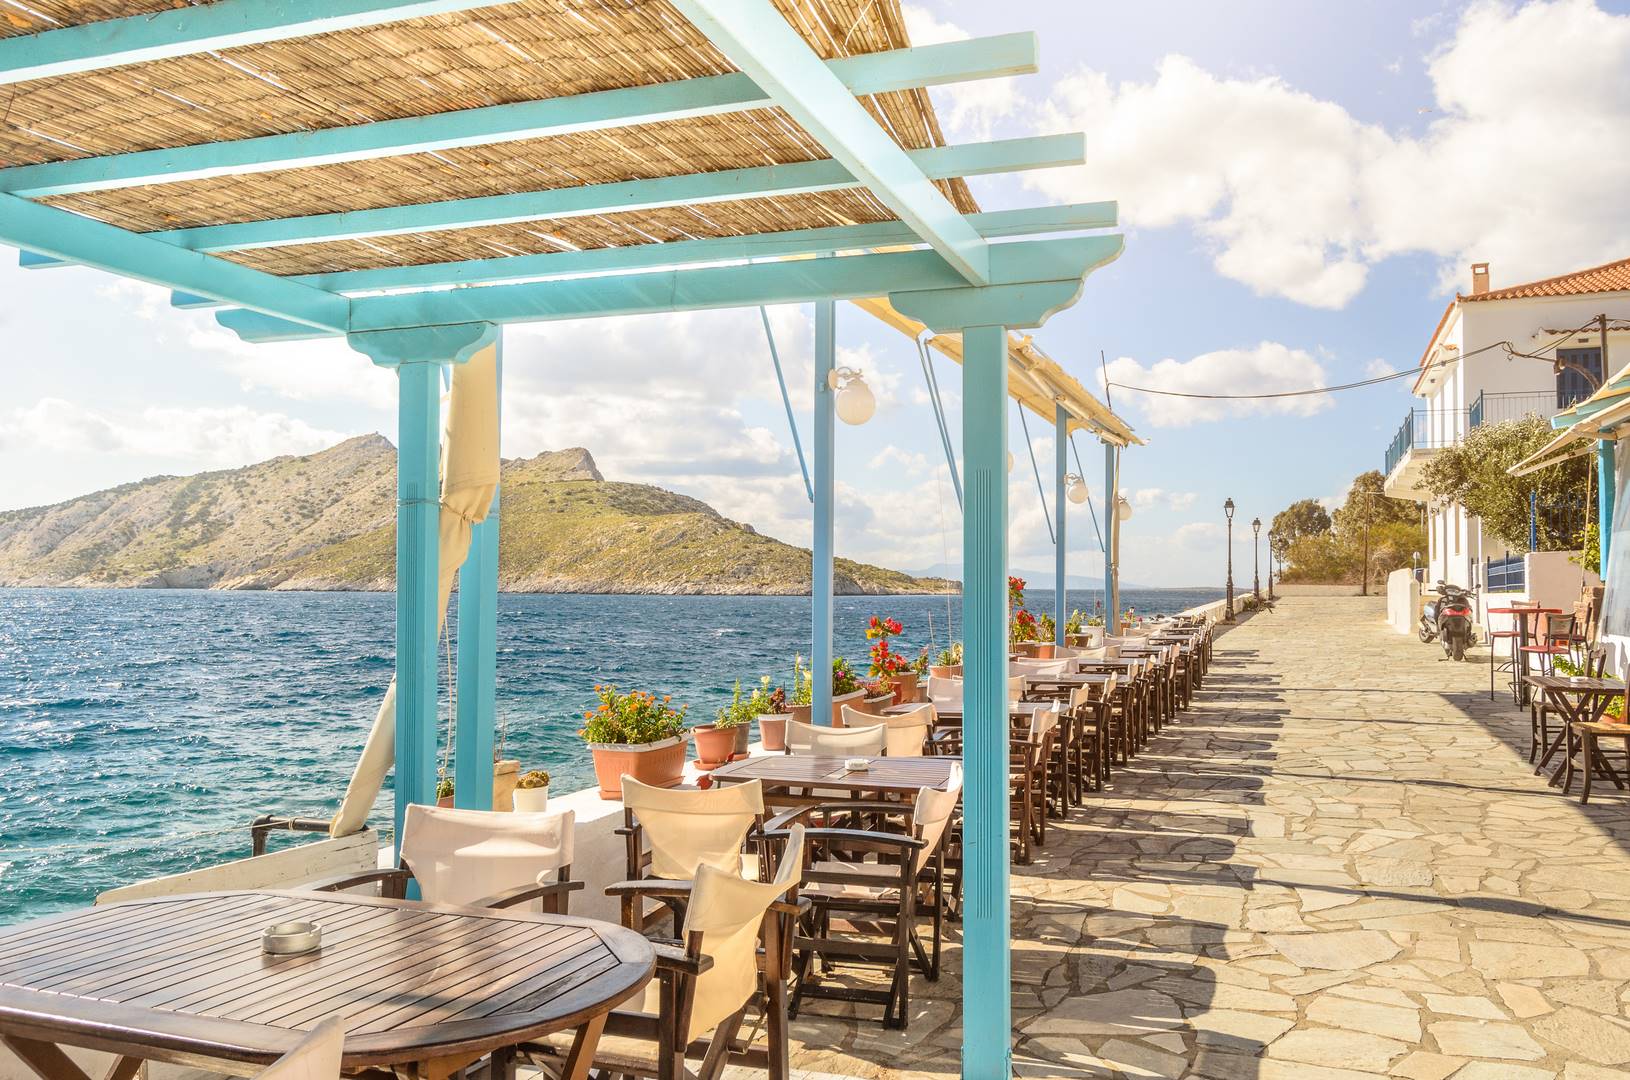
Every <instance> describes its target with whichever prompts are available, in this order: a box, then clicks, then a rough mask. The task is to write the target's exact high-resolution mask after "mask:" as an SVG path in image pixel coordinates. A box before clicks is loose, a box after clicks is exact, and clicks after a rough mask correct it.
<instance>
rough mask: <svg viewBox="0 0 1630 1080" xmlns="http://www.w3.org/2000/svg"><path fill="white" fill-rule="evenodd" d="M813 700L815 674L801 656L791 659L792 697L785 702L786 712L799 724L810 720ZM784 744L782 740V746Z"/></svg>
mask: <svg viewBox="0 0 1630 1080" xmlns="http://www.w3.org/2000/svg"><path fill="white" fill-rule="evenodd" d="M814 702H815V676H814V674H813V673H811V672H810V670H809V669H808V668H807V667H805V666H804V658H803V657H802V656H799V657H795V658H794V659H793V661H792V698H791V700H789V701H788V702H787V714H788V716H790V717H791V718H792V719H794V720H796V721H798V722H799V723H800V724H807V723H809V722H810V719H809V710H810V708H811V707H812V706H813V705H814ZM785 746H786V744H785V743H784V742H783V743H782V747H783V748H785Z"/></svg>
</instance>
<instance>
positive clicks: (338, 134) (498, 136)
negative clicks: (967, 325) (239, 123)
mask: <svg viewBox="0 0 1630 1080" xmlns="http://www.w3.org/2000/svg"><path fill="white" fill-rule="evenodd" d="M215 6H216V7H221V6H224V5H222V4H217V5H215ZM11 40H18V39H11ZM5 45H6V43H5V42H0V49H3V48H4V47H5ZM1036 52H1037V50H1036V38H1035V35H1034V34H1002V35H998V36H995V37H986V38H974V39H970V40H968V41H952V42H947V43H945V44H941V45H926V46H923V47H921V48H916V49H892V50H890V51H888V52H880V53H866V54H864V55H861V56H848V57H842V58H840V59H836V60H828V61H826V62H825V63H826V66H827V69H828V70H829V71H831V72H832V75H833V76H834V77H835V78H836V79H837V80H838V81H839V82H840V83H842V84H843V87H844V88H845V90H847V91H848V92H849V93H850V94H881V93H888V92H890V91H896V90H910V89H916V88H919V87H925V86H940V85H945V84H948V83H957V82H966V81H970V80H977V79H995V78H1002V77H1005V76H1009V75H1019V74H1025V73H1029V72H1033V71H1035V70H1036ZM770 104H772V102H771V100H770V96H769V95H768V94H766V93H765V92H764V91H763V90H761V89H759V87H758V85H757V84H756V83H754V82H753V80H752V79H750V78H748V77H747V76H746V75H742V74H739V73H738V74H733V75H714V76H707V77H703V78H696V79H684V80H680V81H678V82H670V83H659V84H657V85H655V86H636V87H628V88H623V89H617V90H602V91H598V92H595V93H589V94H576V95H571V96H568V97H558V98H546V99H544V100H542V101H521V102H513V103H508V104H503V105H486V106H482V107H479V108H474V109H459V110H456V111H453V112H445V113H436V114H434V115H430V116H409V117H404V118H402V119H398V120H380V121H376V122H374V123H371V124H350V125H346V126H344V127H332V128H323V129H320V130H317V131H296V132H290V133H288V134H284V135H263V136H260V137H257V138H252V139H234V140H231V141H227V142H213V143H202V144H200V145H196V146H181V147H172V148H165V149H158V150H143V151H137V152H134V153H128V154H110V155H103V156H100V157H90V158H78V159H75V160H72V161H52V162H46V163H44V164H39V165H18V166H14V167H12V168H9V169H0V191H9V192H11V193H12V194H14V195H24V196H28V197H31V198H32V197H39V196H44V195H70V194H75V193H80V192H88V191H108V190H113V189H117V188H126V187H139V186H141V185H145V184H174V183H180V182H183V181H188V180H203V179H208V178H212V177H219V176H240V175H246V174H251V173H262V172H272V171H276V170H279V169H303V168H311V167H314V166H319V165H334V164H338V163H341V162H348V161H366V160H369V159H372V158H382V157H392V156H395V155H400V154H424V153H431V152H434V151H441V150H455V149H458V148H460V147H467V146H483V145H491V144H495V143H505V142H516V141H519V140H523V139H541V138H547V137H549V136H555V135H571V134H578V133H581V132H586V131H608V130H614V129H617V128H624V127H631V126H634V125H636V124H653V123H660V122H664V121H670V120H686V119H692V118H695V117H703V116H719V115H724V114H727V113H736V112H744V111H746V110H749V109H761V108H765V107H767V106H769V105H770Z"/></svg>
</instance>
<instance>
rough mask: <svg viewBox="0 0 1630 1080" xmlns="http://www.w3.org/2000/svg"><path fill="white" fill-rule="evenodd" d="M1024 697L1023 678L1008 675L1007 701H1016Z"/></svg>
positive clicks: (1021, 676)
mask: <svg viewBox="0 0 1630 1080" xmlns="http://www.w3.org/2000/svg"><path fill="white" fill-rule="evenodd" d="M1023 697H1024V676H1023V675H1009V676H1008V679H1007V699H1008V701H1010V702H1012V701H1018V700H1020V699H1021V698H1023Z"/></svg>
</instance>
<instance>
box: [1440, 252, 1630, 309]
mask: <svg viewBox="0 0 1630 1080" xmlns="http://www.w3.org/2000/svg"><path fill="white" fill-rule="evenodd" d="M1627 291H1630V259H1620V260H1619V261H1618V262H1610V263H1606V264H1605V265H1602V266H1593V267H1591V268H1590V269H1588V270H1575V271H1574V272H1573V273H1571V274H1562V275H1560V276H1558V277H1550V278H1544V279H1543V280H1540V281H1530V282H1528V283H1527V284H1525V285H1511V286H1509V287H1507V288H1504V289H1491V290H1489V291H1488V292H1486V293H1484V294H1482V295H1481V296H1465V295H1461V296H1458V297H1456V299H1459V300H1465V301H1474V300H1520V299H1525V298H1530V297H1536V296H1584V295H1586V294H1589V293H1604V292H1627Z"/></svg>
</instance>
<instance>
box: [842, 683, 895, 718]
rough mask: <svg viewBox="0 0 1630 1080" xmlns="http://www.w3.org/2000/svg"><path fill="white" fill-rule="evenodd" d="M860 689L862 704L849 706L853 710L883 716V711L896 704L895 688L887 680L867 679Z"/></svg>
mask: <svg viewBox="0 0 1630 1080" xmlns="http://www.w3.org/2000/svg"><path fill="white" fill-rule="evenodd" d="M860 689H861V698H860V703H859V704H858V705H851V706H849V707H850V708H851V709H858V710H860V711H861V712H863V713H870V714H871V715H873V716H882V715H883V710H884V709H887V708H888V707H889V706H890V705H893V704H894V686H893V684H892V683H889V682H887V681H886V680H883V679H867V680H866V681H864V682H862V683H861V684H860Z"/></svg>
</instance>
